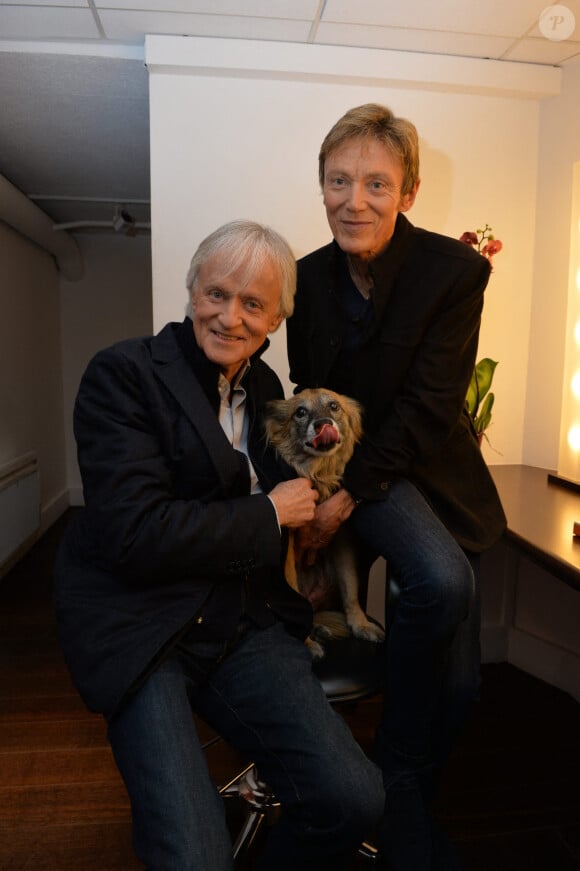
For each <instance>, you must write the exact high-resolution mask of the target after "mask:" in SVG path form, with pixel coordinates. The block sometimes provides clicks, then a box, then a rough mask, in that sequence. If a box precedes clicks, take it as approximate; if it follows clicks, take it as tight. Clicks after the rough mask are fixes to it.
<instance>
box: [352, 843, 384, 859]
mask: <svg viewBox="0 0 580 871" xmlns="http://www.w3.org/2000/svg"><path fill="white" fill-rule="evenodd" d="M357 856H360V858H361V859H364V860H366V861H367V862H378V861H379V857H380V854H379V851H378V850H377V848H376V847H373V845H372V844H369V842H368V841H363V843H362V844H361V845H360V847H359V848H358V851H357Z"/></svg>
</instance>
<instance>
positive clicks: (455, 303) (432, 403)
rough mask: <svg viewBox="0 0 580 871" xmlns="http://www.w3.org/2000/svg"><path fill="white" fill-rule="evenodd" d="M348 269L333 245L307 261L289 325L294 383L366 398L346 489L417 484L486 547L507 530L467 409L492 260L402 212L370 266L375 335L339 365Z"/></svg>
mask: <svg viewBox="0 0 580 871" xmlns="http://www.w3.org/2000/svg"><path fill="white" fill-rule="evenodd" d="M344 269H345V264H344V255H343V253H342V252H341V251H340V249H339V247H338V245H337V244H336V242H333V243H331V244H330V245H327V246H325V247H323V248H320V249H319V250H317V251H315V252H313V253H312V254H309V255H308V256H306V257H304V258H302V259H301V260H300V261H299V262H298V292H297V296H296V304H295V309H294V314H293V316H292V317H291V318H290V319H289V321H288V322H287V335H288V356H289V360H290V377H291V379H292V381H293V382H295V383H296V384H297V389H302V388H304V387H316V386H319V387H322V386H326V387H329V388H331V389H334V390H338V391H339V392H342V393H347V394H350V395H351V396H353V397H355V398H356V399H358V400H359V401H360V402H361V403H362V405H363V407H364V429H365V435H364V438H363V440H362V442H361V444H360V445H359V446H358V447H357V449H356V451H355V454H354V457H353V459H352V461H351V462H350V464H349V466H348V468H347V470H346V476H345V487H346V488H347V489H348V490H349V492H351V493H353V494H354V495H356V496H359V497H362V498H365V499H371V500H374V499H383V498H385V496H386V493H387V492H388V484H389V482H390V481H391V480H393V479H394V478H397V477H405V478H408V479H409V480H411V481H413V482H414V483H415V484H416V485H417V486H418V487H419V488H420V489H421V490H422V492H423V493H424V494H425V496H426V497H427V499H428V500H429V502H430V503H431V504H432V506H433V508H434V510H435V511H436V513H437V514H438V515H439V517H440V518H441V520H442V521H443V523H444V524H445V525H446V526H447V528H448V529H449V530H450V532H451V533H452V534H453V535H454V536H455V538H456V540H457V541H458V542H459V544H460V545H461V546H462V547H464V548H465V549H466V550H469V551H473V552H479V551H481V550H483V549H485V548H487V547H489V546H490V545H491V544H492V543H493V542H494V541H495V540H496V539H497V538H498V537H499V536H500V535H501V533H502V532H503V530H504V528H505V516H504V513H503V510H502V507H501V503H500V500H499V497H498V494H497V491H496V489H495V486H494V484H493V480H492V478H491V475H490V473H489V470H488V469H487V466H486V464H485V462H484V460H483V458H482V455H481V451H480V449H479V446H478V443H477V439H476V436H475V433H474V430H473V426H472V425H471V420H470V418H469V415H468V413H467V411H466V408H465V395H466V392H467V386H468V384H469V380H470V377H471V373H472V371H473V366H474V363H475V356H476V352H477V343H478V336H479V326H480V320H481V311H482V307H483V293H484V289H485V286H486V284H487V281H488V277H489V263H488V261H487V260H486V259H485V258H484V257H482V256H481V255H479V254H478V253H476V252H475V251H473V249H472V248H471V247H470V246H468V245H466V244H465V243H463V242H459V241H456V240H454V239H449V238H447V237H445V236H440V235H438V234H436V233H430V232H427V231H425V230H421V229H418V228H415V227H413V225H412V224H410V222H409V221H408V220H407V219H406V218H405V216H404V215H402V214H399V216H398V219H397V225H396V229H395V234H394V236H393V238H392V240H391V242H390V244H389V246H388V248H387V249H386V251H385V252H384V253H383V254H382V255H380V256H379V257H378V258H376V259H375V260H374V261H373V263H372V273H373V280H374V290H373V292H372V299H373V307H374V327H373V329H372V333H371V338H370V340H369V342H368V343H367V344H366V345H365V347H364V348H363V349H361V350H360V351H358V352H355V353H354V355H353V357H352V361H351V365H350V366H348V367H344V366H343V367H340V369H339V368H337V366H336V363H337V359H338V357H339V353H340V349H341V343H342V340H343V336H344V332H345V314H344V310H343V307H342V305H341V302H340V294H339V286H340V273H341V270H344Z"/></svg>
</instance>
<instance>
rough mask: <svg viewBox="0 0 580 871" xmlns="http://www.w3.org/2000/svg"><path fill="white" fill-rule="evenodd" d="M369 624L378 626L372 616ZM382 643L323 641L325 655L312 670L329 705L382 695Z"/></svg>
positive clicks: (383, 675)
mask: <svg viewBox="0 0 580 871" xmlns="http://www.w3.org/2000/svg"><path fill="white" fill-rule="evenodd" d="M368 619H369V620H370V621H371V622H372V623H376V624H377V625H380V624H379V623H378V621H377V620H374V619H373V618H372V617H369V618H368ZM385 644H386V642H385V641H381V642H379V643H377V642H376V641H365V640H364V639H361V638H355V637H354V636H353V635H351V636H349V637H348V638H336V639H328V640H326V639H325V640H324V642H323V646H324V656H323V657H322V659H317V660H315V661H314V664H313V670H314V673H315V675H316V676H317V678H318V679H319V681H320V683H321V684H322V686H323V688H324V692H325V693H326V696H327V698H328V700H329V701H330V702H331V703H332V704H339V703H341V702H356V701H358V700H359V699H364V698H367V696H373V695H375V694H376V693H379V692H381V690H382V688H383V685H384V677H385V658H386V651H385Z"/></svg>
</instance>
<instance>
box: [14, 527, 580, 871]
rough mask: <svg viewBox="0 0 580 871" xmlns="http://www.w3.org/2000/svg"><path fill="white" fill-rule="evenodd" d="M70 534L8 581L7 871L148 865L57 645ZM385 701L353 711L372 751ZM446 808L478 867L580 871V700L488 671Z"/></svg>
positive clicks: (455, 762) (477, 870)
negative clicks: (58, 571) (54, 581)
mask: <svg viewBox="0 0 580 871" xmlns="http://www.w3.org/2000/svg"><path fill="white" fill-rule="evenodd" d="M62 526H63V522H62V521H61V522H59V523H58V524H56V525H55V526H54V527H53V528H52V529H51V530H50V531H49V532H48V533H47V535H46V536H44V538H43V539H42V540H41V541H40V542H39V543H38V544H37V545H36V546H35V547H34V548H33V549H32V550H31V551H30V552H29V554H28V555H27V556H26V557H25V558H24V559H23V560H22V561H21V562H20V563H19V564H18V565H17V566H16V567H15V568H14V569H13V570H12V571H11V572H10V573H9V574H8V575H7V576H6V577H5V578H4V579H3V580H1V581H0V601H1V608H0V871H24V869H26V871H29V869H34V871H137V869H140V868H141V867H142V866H141V865H140V864H139V863H138V862H136V861H135V859H134V858H133V857H132V852H131V843H130V841H131V836H130V817H129V809H128V802H127V798H126V795H125V791H124V788H123V785H122V783H121V781H120V778H119V776H118V774H117V772H116V769H115V766H114V764H113V761H112V757H111V753H110V751H109V749H108V746H107V742H106V738H105V730H104V726H103V723H102V721H101V719H100V718H99V717H97V716H94V715H91V714H89V713H87V712H86V711H85V709H84V707H83V705H82V703H81V702H80V700H79V699H78V697H77V695H76V693H75V690H74V688H73V687H72V685H71V683H70V679H69V677H68V674H67V672H66V669H65V667H64V664H63V661H62V658H61V655H60V652H59V648H58V643H57V640H56V632H55V625H54V617H53V612H52V605H51V566H52V560H53V557H54V551H55V547H56V544H57V542H58V539H59V536H60V534H61V532H62ZM378 706H379V700H373V701H368V702H365V703H362V704H360V705H359V706H358V707H357V708H356V709H354V710H351V711H348V712H347V713H346V714H345V716H346V717H347V720H348V722H349V724H350V725H351V728H352V729H353V732H354V733H355V735H356V737H357V738H358V740H359V741H360V742H361V744H362V745H363V746H365V747H368V746H369V745H370V741H371V738H372V732H373V727H374V723H375V722H376V718H377V714H378ZM201 728H202V729H203V726H201ZM210 734H211V733H209V731H208V730H207V729H205V730H204V736H207V737H209V736H210ZM239 761H240V760H239V758H238V757H237V755H236V754H235V753H234V752H233V751H232V750H230V749H229V748H227V747H226V746H225V745H224V744H223V743H220V744H218V745H216V746H215V747H214V748H212V750H211V751H209V765H210V770H211V772H212V775H213V776H214V778H215V780H216V782H223V781H224V780H225V779H226V778H228V777H229V776H230V775H231V774H233V773H234V772H235V771H236V770H237V767H238V763H239ZM437 812H438V816H439V818H440V820H441V822H442V823H443V825H444V826H445V827H446V828H447V831H448V832H449V833H450V835H451V837H452V839H453V840H454V842H455V843H456V844H457V847H458V850H459V852H460V854H461V856H462V858H463V862H464V868H465V871H520V869H522V871H524V869H525V871H568V869H570V871H571V869H580V705H579V704H578V703H576V702H574V701H573V700H572V699H571V698H570V697H568V696H566V695H565V694H564V693H561V692H559V691H557V690H555V689H553V688H551V687H549V686H547V685H546V684H543V683H542V682H540V681H538V680H536V679H534V678H532V677H530V676H528V675H526V674H523V673H522V672H519V671H518V670H516V669H514V668H513V667H511V666H508V665H505V664H501V665H488V666H485V667H484V670H483V689H482V700H481V704H480V705H479V707H478V711H477V713H476V716H475V718H474V722H473V724H472V725H471V727H470V729H469V730H468V733H467V734H466V736H465V738H464V740H463V741H462V743H461V745H460V746H459V747H458V748H457V751H456V753H455V754H454V757H453V759H452V760H451V763H450V765H449V769H448V772H447V776H446V778H445V782H444V784H443V788H442V792H441V796H440V799H439V802H438V807H437ZM369 867H370V866H369ZM409 871H412V869H409Z"/></svg>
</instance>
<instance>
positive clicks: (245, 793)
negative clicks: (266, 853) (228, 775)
mask: <svg viewBox="0 0 580 871" xmlns="http://www.w3.org/2000/svg"><path fill="white" fill-rule="evenodd" d="M219 794H220V795H221V796H222V797H223V798H242V799H243V800H244V801H245V803H246V805H248V813H247V816H246V819H245V820H244V823H243V825H242V828H241V829H240V831H239V832H238V836H237V837H236V840H235V842H234V846H233V854H234V861H235V862H236V863H238V862H239V861H240V860H242V859H244V858H245V856H246V855H247V854H248V852H249V850H250V849H251V847H252V845H253V843H254V841H255V840H256V836H257V835H258V832H259V831H260V829H261V827H262V824H263V823H265V822H266V823H270V824H271V822H272V819H273V817H274V815H275V812H276V811H277V810H278V808H279V807H280V802H279V801H278V799H277V798H276V796H275V795H274V793H273V792H272V790H271V789H270V788H269V786H268V785H267V784H266V783H264V782H263V781H261V780H259V778H258V773H257V771H256V767H255V766H254V765H253V763H250V764H249V765H248V766H246V768H244V769H243V770H242V771H240V772H239V773H238V774H236V776H235V777H234V778H232V780H230V781H229V783H226V784H225V785H224V786H222V787H221V788H220V790H219ZM357 855H358V856H359V857H360V858H361V859H363V860H365V861H367V862H377V861H378V859H379V851H378V850H377V848H376V847H374V846H373V845H372V844H370V843H369V842H368V841H364V842H363V843H362V844H361V845H360V847H359V848H358V852H357Z"/></svg>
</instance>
